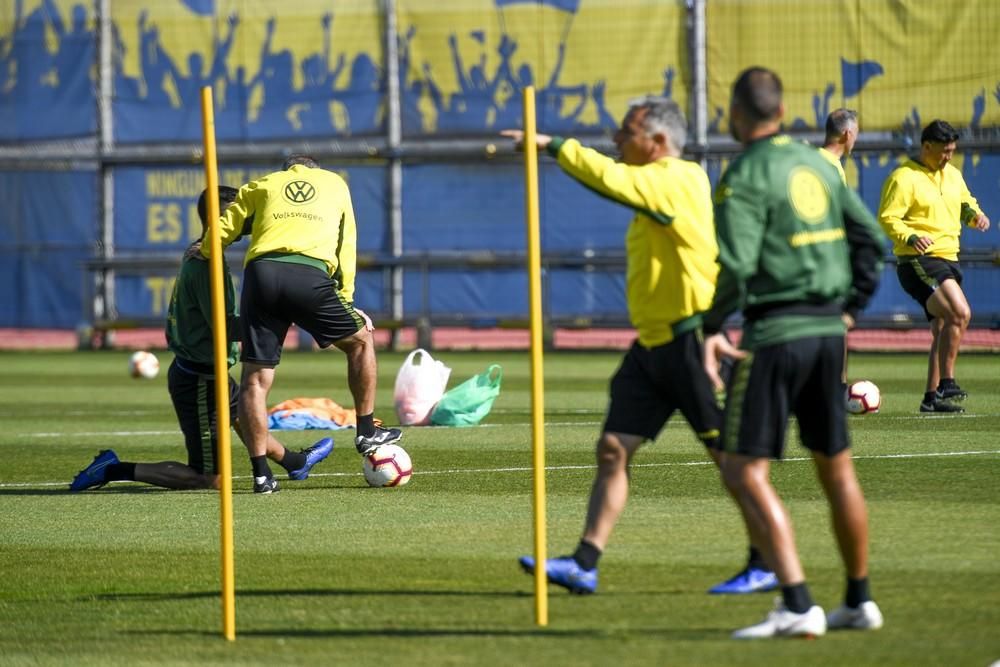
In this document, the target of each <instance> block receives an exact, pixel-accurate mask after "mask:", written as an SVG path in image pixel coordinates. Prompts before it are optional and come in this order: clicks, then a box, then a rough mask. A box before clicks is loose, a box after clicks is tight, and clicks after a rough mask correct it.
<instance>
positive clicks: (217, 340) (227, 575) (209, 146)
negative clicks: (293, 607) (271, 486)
mask: <svg viewBox="0 0 1000 667" xmlns="http://www.w3.org/2000/svg"><path fill="white" fill-rule="evenodd" d="M201 129H202V142H203V144H204V148H205V188H206V189H207V193H206V197H205V200H206V203H207V205H208V206H207V212H206V215H207V217H208V242H209V243H210V244H211V245H210V248H211V255H212V257H211V260H210V261H209V266H210V271H211V273H210V278H211V282H210V285H211V290H212V345H213V347H214V349H215V412H216V426H217V429H218V447H219V451H218V455H219V461H218V464H219V506H220V512H221V514H220V517H219V519H220V520H219V525H220V527H221V544H222V634H223V636H224V637H225V638H226V639H228V640H229V641H233V640H234V639H236V586H235V578H234V576H233V466H232V452H231V451H230V438H229V366H228V364H227V359H228V358H229V338H228V336H227V335H226V295H225V292H224V291H223V290H224V289H225V287H224V285H223V281H222V262H224V261H225V259H224V258H223V256H222V241H221V239H220V237H219V169H218V164H217V162H216V156H215V112H214V110H213V107H212V89H211V87H209V86H205V87H204V88H202V89H201Z"/></svg>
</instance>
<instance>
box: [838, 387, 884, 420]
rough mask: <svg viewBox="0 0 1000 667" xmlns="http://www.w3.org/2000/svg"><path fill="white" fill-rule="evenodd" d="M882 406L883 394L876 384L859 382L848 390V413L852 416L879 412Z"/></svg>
mask: <svg viewBox="0 0 1000 667" xmlns="http://www.w3.org/2000/svg"><path fill="white" fill-rule="evenodd" d="M881 406H882V392H880V391H879V389H878V387H877V386H876V385H875V383H874V382H870V381H868V380H859V381H857V382H855V383H854V384H852V385H851V386H849V387H848V388H847V411H848V412H850V413H851V414H852V415H867V414H870V413H872V412H878V409H879V408H880V407H881Z"/></svg>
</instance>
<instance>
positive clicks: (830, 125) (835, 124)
mask: <svg viewBox="0 0 1000 667" xmlns="http://www.w3.org/2000/svg"><path fill="white" fill-rule="evenodd" d="M857 124H858V112H857V111H855V110H854V109H843V108H841V109H834V110H833V111H831V112H830V115H829V116H827V117H826V140H827V141H831V140H833V139H836V138H837V137H839V136H840V135H842V134H843V133H844V132H847V130H849V129H850V128H851V127H854V126H857Z"/></svg>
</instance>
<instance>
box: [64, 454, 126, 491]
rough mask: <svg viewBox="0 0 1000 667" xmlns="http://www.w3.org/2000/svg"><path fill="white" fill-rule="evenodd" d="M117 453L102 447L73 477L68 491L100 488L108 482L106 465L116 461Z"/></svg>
mask: <svg viewBox="0 0 1000 667" xmlns="http://www.w3.org/2000/svg"><path fill="white" fill-rule="evenodd" d="M118 462H119V461H118V455H117V454H115V453H114V451H112V450H110V449H102V450H101V451H100V452H98V454H97V456H95V457H94V460H93V461H92V462H91V464H90V465H89V466H87V467H86V468H84V469H83V470H81V471H80V472H79V474H77V476H76V477H74V478H73V481H72V482H71V483H70V485H69V490H70V491H86V490H87V489H93V488H100V487H102V486H104V485H105V484H107V483H108V481H107V467H108V466H109V465H111V464H112V463H118Z"/></svg>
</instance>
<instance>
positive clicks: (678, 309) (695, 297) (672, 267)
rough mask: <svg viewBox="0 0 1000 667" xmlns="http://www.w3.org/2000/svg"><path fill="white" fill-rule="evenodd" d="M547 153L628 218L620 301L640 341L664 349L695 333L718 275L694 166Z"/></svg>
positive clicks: (707, 188) (573, 147)
mask: <svg viewBox="0 0 1000 667" xmlns="http://www.w3.org/2000/svg"><path fill="white" fill-rule="evenodd" d="M548 150H549V152H550V153H551V154H552V155H554V156H556V157H557V159H558V161H559V166H560V167H562V168H563V170H564V171H565V172H566V173H567V174H569V175H570V176H572V177H573V178H574V179H576V180H577V181H579V182H580V183H582V184H583V185H585V186H586V187H588V188H590V189H591V190H594V191H595V192H597V193H598V194H600V195H602V196H604V197H607V198H608V199H611V200H612V201H616V202H618V203H620V204H623V205H625V206H628V207H629V208H631V209H633V210H634V211H635V217H633V218H632V222H631V224H630V225H629V228H628V231H627V233H626V236H625V252H626V257H627V269H626V299H627V302H628V309H629V317H630V319H631V321H632V325H633V326H634V327H635V328H636V331H637V333H638V336H639V342H640V343H641V344H642V345H643V346H645V347H653V346H656V345H663V344H665V343H669V342H670V341H672V340H673V339H674V335H675V334H678V333H681V332H682V331H684V330H687V328H688V326H690V325H691V324H692V323H694V324H695V325H698V326H700V319H699V318H700V316H701V313H702V312H703V311H705V310H707V309H708V307H709V306H711V304H712V296H713V294H714V293H715V280H716V277H717V276H718V273H719V266H718V264H717V263H716V259H717V257H718V255H719V246H718V244H717V243H716V239H715V225H714V222H713V217H712V193H711V185H710V184H709V181H708V175H707V174H705V171H704V170H703V169H702V168H701V166H699V165H698V164H697V163H694V162H690V161H687V160H681V159H678V158H673V157H666V158H662V159H660V160H657V161H656V162H652V163H650V164H646V165H642V166H632V165H626V164H622V163H621V162H616V161H615V160H613V159H611V158H609V157H607V156H606V155H603V154H601V153H599V152H597V151H595V150H593V149H590V148H584V147H583V146H581V145H580V142H578V141H577V140H575V139H568V140H565V141H564V140H562V139H559V138H554V139H553V141H552V142H551V143H550V144H549V148H548Z"/></svg>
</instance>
